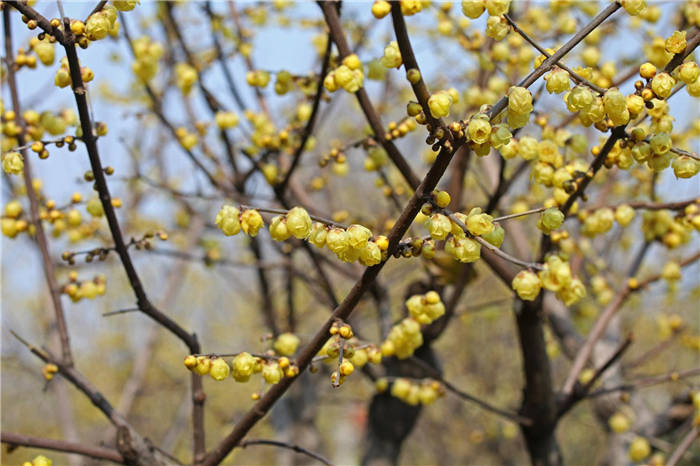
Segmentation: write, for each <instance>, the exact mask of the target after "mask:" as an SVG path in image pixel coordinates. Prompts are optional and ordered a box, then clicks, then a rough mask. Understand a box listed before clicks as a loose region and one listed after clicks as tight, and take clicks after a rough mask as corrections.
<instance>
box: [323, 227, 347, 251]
mask: <svg viewBox="0 0 700 466" xmlns="http://www.w3.org/2000/svg"><path fill="white" fill-rule="evenodd" d="M326 246H328V249H330V250H331V251H333V252H334V253H335V254H341V253H342V252H344V251H346V250H347V249H349V248H350V241H349V238H348V234H347V232H346V231H345V230H343V229H342V228H336V227H334V228H331V230H330V231H329V232H328V234H327V235H326Z"/></svg>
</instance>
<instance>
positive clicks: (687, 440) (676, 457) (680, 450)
mask: <svg viewBox="0 0 700 466" xmlns="http://www.w3.org/2000/svg"><path fill="white" fill-rule="evenodd" d="M697 438H698V426H696V425H695V426H693V427H692V428H691V429H690V430H689V431H688V433H687V434H685V436H684V437H683V440H681V443H680V444H678V447H676V449H675V450H674V451H673V453H672V454H671V457H670V458H669V459H668V461H667V462H666V466H676V464H678V462H679V461H680V460H681V459H682V458H683V455H684V454H685V452H686V451H688V449H689V448H690V447H691V445H693V442H694V441H695V439H697Z"/></svg>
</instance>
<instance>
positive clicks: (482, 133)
mask: <svg viewBox="0 0 700 466" xmlns="http://www.w3.org/2000/svg"><path fill="white" fill-rule="evenodd" d="M467 135H468V136H469V140H471V141H474V142H475V143H477V144H484V143H485V142H487V141H488V140H489V136H490V135H491V123H489V121H488V119H484V118H480V116H479V115H475V116H474V117H473V118H472V119H471V120H469V125H468V126H467Z"/></svg>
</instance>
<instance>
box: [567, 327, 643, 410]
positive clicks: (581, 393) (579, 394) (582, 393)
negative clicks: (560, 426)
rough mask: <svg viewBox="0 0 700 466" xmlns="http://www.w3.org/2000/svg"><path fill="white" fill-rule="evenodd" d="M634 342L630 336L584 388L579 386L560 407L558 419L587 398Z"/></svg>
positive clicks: (597, 370)
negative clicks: (601, 378)
mask: <svg viewBox="0 0 700 466" xmlns="http://www.w3.org/2000/svg"><path fill="white" fill-rule="evenodd" d="M633 341H634V339H633V337H632V335H628V336H627V338H625V340H624V341H623V342H622V344H620V346H619V347H618V349H617V350H615V352H614V353H613V354H612V355H611V356H610V357H609V358H608V359H607V361H605V363H604V364H603V365H602V366H600V367H599V368H598V369H596V371H595V373H594V374H593V377H591V379H590V380H589V381H588V382H586V383H585V384H584V385H582V386H577V388H575V389H574V391H572V392H571V393H570V394H569V395H568V396H567V397H566V398H565V399H564V400H563V401H562V402H561V404H560V405H559V411H558V413H557V417H559V418H561V417H562V416H563V415H564V414H566V412H567V411H568V410H569V409H571V408H572V407H573V406H574V405H575V404H576V402H578V401H579V400H582V399H583V398H585V397H586V395H587V394H588V393H590V391H591V388H593V385H595V383H596V382H597V381H598V379H600V377H602V375H603V374H604V373H605V371H607V370H608V369H609V368H610V366H612V365H613V364H615V363H616V362H617V361H618V360H619V359H620V358H621V357H622V355H623V354H624V353H625V351H627V349H628V348H629V347H630V345H631V344H632V342H633Z"/></svg>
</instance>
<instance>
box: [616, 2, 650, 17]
mask: <svg viewBox="0 0 700 466" xmlns="http://www.w3.org/2000/svg"><path fill="white" fill-rule="evenodd" d="M620 4H621V5H622V8H624V9H625V11H626V12H627V13H629V14H630V15H632V16H637V15H638V14H639V13H641V12H642V10H644V9H645V8H646V7H647V0H621V1H620Z"/></svg>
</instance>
